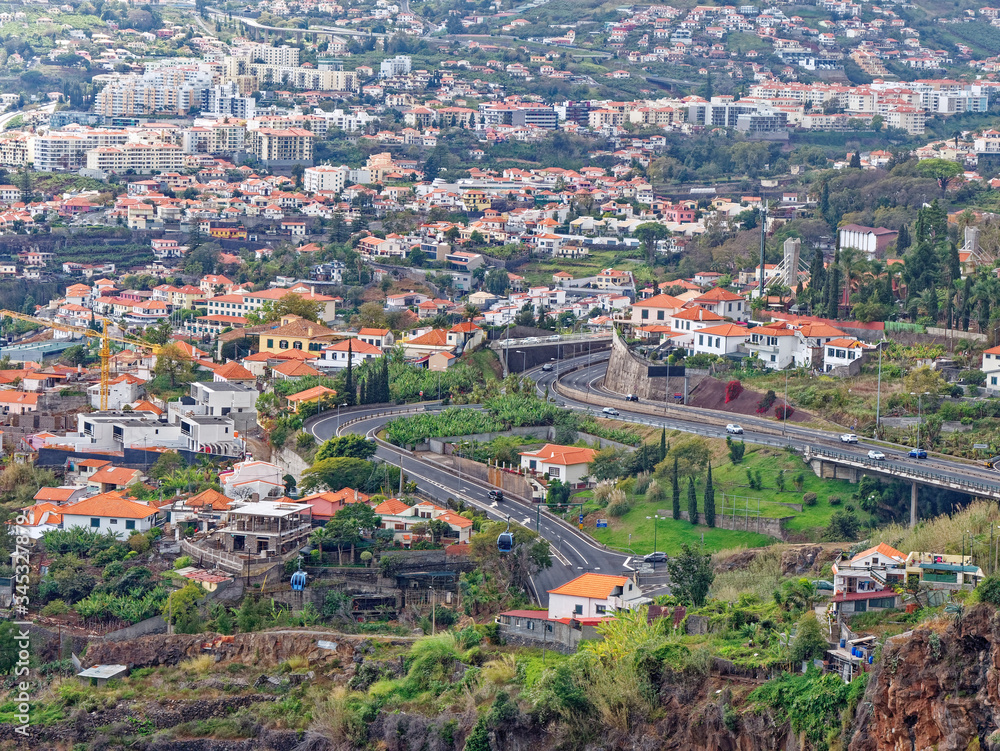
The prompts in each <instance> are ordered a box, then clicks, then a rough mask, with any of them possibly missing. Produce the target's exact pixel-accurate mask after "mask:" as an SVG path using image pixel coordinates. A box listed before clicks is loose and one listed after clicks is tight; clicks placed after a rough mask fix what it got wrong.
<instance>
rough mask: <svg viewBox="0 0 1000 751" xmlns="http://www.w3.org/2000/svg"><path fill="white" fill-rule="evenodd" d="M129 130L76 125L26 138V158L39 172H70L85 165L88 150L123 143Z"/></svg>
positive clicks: (127, 139) (127, 138)
mask: <svg viewBox="0 0 1000 751" xmlns="http://www.w3.org/2000/svg"><path fill="white" fill-rule="evenodd" d="M130 137H131V134H130V133H129V132H128V131H126V130H106V129H103V128H86V127H82V126H78V125H73V126H69V127H68V128H67V129H66V130H57V131H49V132H48V133H43V134H41V135H37V136H31V137H29V138H28V141H27V144H28V161H30V162H31V163H32V164H33V165H34V167H35V169H36V170H38V171H39V172H72V171H76V170H78V169H81V168H82V167H85V166H86V165H87V152H88V151H91V150H93V149H99V148H106V147H111V146H122V145H124V144H125V143H127V142H128V141H129V138H130Z"/></svg>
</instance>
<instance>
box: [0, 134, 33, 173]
mask: <svg viewBox="0 0 1000 751" xmlns="http://www.w3.org/2000/svg"><path fill="white" fill-rule="evenodd" d="M29 161H31V160H30V159H29V158H28V138H27V136H25V135H24V134H21V133H17V134H14V135H12V136H10V137H9V138H2V139H0V165H3V166H4V167H23V166H24V165H26V164H27V163H28V162H29Z"/></svg>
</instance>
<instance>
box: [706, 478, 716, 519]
mask: <svg viewBox="0 0 1000 751" xmlns="http://www.w3.org/2000/svg"><path fill="white" fill-rule="evenodd" d="M705 524H707V525H708V526H710V527H714V526H715V488H714V487H712V465H711V464H709V465H708V479H707V480H706V481H705Z"/></svg>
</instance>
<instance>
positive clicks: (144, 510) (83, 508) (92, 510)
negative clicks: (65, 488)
mask: <svg viewBox="0 0 1000 751" xmlns="http://www.w3.org/2000/svg"><path fill="white" fill-rule="evenodd" d="M62 512H63V513H64V514H67V515H73V516H104V517H111V518H117V519H145V518H146V517H149V516H152V515H153V514H155V513H156V509H155V508H153V507H152V506H147V505H146V504H145V503H139V501H134V500H132V499H130V498H122V495H121V493H120V492H111V493H101V494H100V495H95V496H91V497H90V498H84V499H83V500H82V501H79V502H77V503H74V504H73V505H72V506H63V507H62Z"/></svg>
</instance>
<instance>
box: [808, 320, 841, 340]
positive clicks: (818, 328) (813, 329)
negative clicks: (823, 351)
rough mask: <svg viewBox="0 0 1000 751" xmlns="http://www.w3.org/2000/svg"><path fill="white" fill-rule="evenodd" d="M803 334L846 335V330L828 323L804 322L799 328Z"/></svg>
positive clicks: (810, 335) (809, 335) (811, 335)
mask: <svg viewBox="0 0 1000 751" xmlns="http://www.w3.org/2000/svg"><path fill="white" fill-rule="evenodd" d="M799 331H801V332H802V336H807V337H813V336H844V332H843V331H841V330H840V329H837V328H834V327H833V326H831V325H830V324H828V323H804V324H802V326H801V327H800V328H799Z"/></svg>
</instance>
